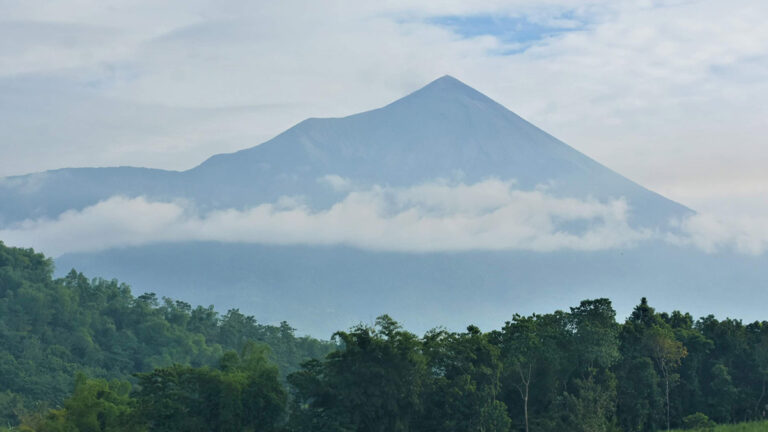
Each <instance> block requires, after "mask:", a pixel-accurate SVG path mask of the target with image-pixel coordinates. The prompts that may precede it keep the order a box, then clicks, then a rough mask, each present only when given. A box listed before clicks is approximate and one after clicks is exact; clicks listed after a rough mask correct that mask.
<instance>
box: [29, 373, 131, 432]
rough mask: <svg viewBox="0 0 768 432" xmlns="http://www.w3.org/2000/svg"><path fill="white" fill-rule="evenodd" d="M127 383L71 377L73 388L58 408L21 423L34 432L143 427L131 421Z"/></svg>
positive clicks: (113, 430)
mask: <svg viewBox="0 0 768 432" xmlns="http://www.w3.org/2000/svg"><path fill="white" fill-rule="evenodd" d="M130 390H131V385H130V383H128V382H125V381H117V380H113V381H106V380H103V379H88V378H86V376H85V375H83V374H78V375H77V377H76V378H75V390H74V392H73V394H72V396H70V397H69V398H68V399H67V400H65V401H64V406H63V407H62V408H61V409H57V410H53V411H51V412H50V413H49V414H48V415H47V416H46V417H44V418H43V419H42V420H41V421H40V422H39V424H29V423H27V424H24V425H22V429H24V428H29V429H30V430H34V431H36V432H69V431H72V432H75V431H77V432H131V431H136V432H138V431H142V430H143V428H142V427H141V426H140V425H138V424H136V423H135V422H133V419H132V415H133V409H134V401H133V400H132V399H131V398H130V395H129V394H130Z"/></svg>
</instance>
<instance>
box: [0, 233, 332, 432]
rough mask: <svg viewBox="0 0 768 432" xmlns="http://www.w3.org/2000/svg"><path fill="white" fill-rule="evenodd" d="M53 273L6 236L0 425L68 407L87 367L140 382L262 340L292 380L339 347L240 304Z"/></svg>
mask: <svg viewBox="0 0 768 432" xmlns="http://www.w3.org/2000/svg"><path fill="white" fill-rule="evenodd" d="M52 275H53V263H52V262H51V260H50V259H48V258H46V257H45V256H43V255H42V254H39V253H35V252H34V251H32V250H31V249H20V248H11V247H7V246H5V245H3V243H2V242H0V427H2V426H7V425H17V424H19V423H20V421H21V419H22V417H24V416H26V415H28V414H30V413H35V412H41V411H45V410H46V409H47V408H55V407H59V406H62V404H63V402H64V400H65V399H66V398H67V397H68V396H69V395H70V393H71V392H72V383H73V379H74V377H75V375H76V374H77V373H78V372H82V373H84V374H85V375H87V376H89V377H92V378H103V379H107V380H111V379H118V380H122V381H128V382H129V383H131V384H134V385H135V384H136V383H137V378H136V377H135V376H134V374H136V373H140V372H150V371H152V370H154V369H156V368H162V367H166V366H171V365H173V364H184V365H188V366H191V367H196V368H199V367H203V366H215V365H217V364H218V362H219V360H220V358H221V357H222V356H223V355H224V353H225V352H227V351H229V350H235V351H238V352H240V351H241V350H242V349H243V347H245V346H246V344H248V343H250V342H254V341H255V342H259V343H261V344H264V345H266V346H268V347H269V348H270V354H269V359H270V361H272V362H273V363H275V364H276V365H277V367H278V368H279V371H280V375H281V377H282V378H281V379H283V380H284V376H285V375H286V374H288V373H290V372H292V371H295V370H298V369H299V367H300V365H301V363H302V362H303V361H305V360H307V359H310V358H320V357H323V356H324V355H325V354H327V353H328V352H330V351H332V350H335V349H336V346H335V344H333V343H331V342H328V341H319V340H316V339H313V338H310V337H298V336H296V335H295V334H294V329H293V328H291V327H290V326H289V325H288V324H287V323H282V324H280V325H279V326H271V325H263V324H260V323H258V322H257V321H256V320H255V319H254V317H252V316H247V315H245V314H243V313H241V312H240V311H238V310H230V311H228V312H227V313H225V314H219V313H218V312H217V311H215V310H214V309H213V307H200V306H198V307H192V306H191V305H189V304H188V303H185V302H183V301H178V300H171V299H167V298H163V299H159V298H157V296H155V295H154V294H151V293H149V294H142V295H139V296H134V295H133V294H132V293H131V290H130V288H129V287H128V286H127V285H125V284H121V283H119V282H117V281H115V280H104V279H93V280H91V279H88V278H86V277H85V276H83V275H82V274H81V273H78V272H76V271H74V270H73V271H72V272H70V273H69V274H68V275H67V276H66V277H63V278H59V279H54V278H53V276H52Z"/></svg>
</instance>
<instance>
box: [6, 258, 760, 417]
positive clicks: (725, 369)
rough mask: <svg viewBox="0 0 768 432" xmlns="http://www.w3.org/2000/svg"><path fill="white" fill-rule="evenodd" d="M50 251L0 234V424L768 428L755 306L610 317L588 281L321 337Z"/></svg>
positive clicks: (645, 309) (641, 310)
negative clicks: (574, 293)
mask: <svg viewBox="0 0 768 432" xmlns="http://www.w3.org/2000/svg"><path fill="white" fill-rule="evenodd" d="M51 269H52V264H51V262H50V260H48V259H46V258H45V257H44V256H42V255H40V254H36V253H34V252H33V251H31V250H25V249H14V248H6V247H5V246H3V245H2V244H1V243H0V416H1V418H2V422H3V424H4V425H8V427H5V429H6V430H10V429H9V428H12V427H14V425H19V424H21V426H20V428H19V427H17V428H16V429H14V430H32V431H41V432H47V431H57V432H58V431H67V432H68V431H109V430H115V431H117V430H120V431H128V432H133V431H137V432H138V431H143V430H145V429H146V430H153V431H171V430H188V431H198V430H199V431H228V430H242V431H278V430H287V431H292V432H302V431H313V432H358V431H365V432H379V431H381V432H384V431H387V432H390V431H391V432H411V431H425V432H430V431H441V432H442V431H447V432H452V431H456V432H458V431H470V432H472V431H476V432H481V431H482V432H502V431H503V432H508V431H529V430H533V431H537V432H538V431H542V432H548V431H552V432H554V431H562V430H569V431H583V432H615V431H625V432H650V431H657V430H662V429H668V428H670V427H689V428H698V429H699V430H701V428H702V427H703V428H705V429H706V428H710V427H711V426H712V424H713V423H712V422H715V423H718V424H720V425H719V426H716V427H715V429H714V430H722V431H728V432H731V431H737V430H744V431H751V430H766V423H760V422H759V421H762V420H764V419H765V418H766V414H768V388H767V387H768V322H766V321H763V322H754V323H749V324H744V323H742V322H741V321H739V320H734V319H725V320H718V319H716V318H715V317H713V316H706V317H703V318H700V319H698V320H694V319H693V317H691V316H690V315H689V314H686V313H682V312H679V311H674V312H672V313H671V314H668V313H659V312H656V311H655V310H654V309H653V308H652V307H651V306H650V305H649V304H648V302H647V300H646V299H642V300H641V301H640V304H639V305H637V306H636V307H635V309H634V310H633V312H632V314H631V315H630V316H629V317H628V318H627V319H626V321H625V322H624V323H621V324H620V323H618V322H616V314H615V311H614V310H613V308H612V306H611V302H610V301H609V300H607V299H595V300H585V301H583V302H581V303H580V304H579V305H578V306H576V307H573V308H570V309H569V310H568V311H555V312H553V313H548V314H533V315H530V316H524V315H517V314H513V315H511V319H510V320H509V321H508V322H506V323H505V325H504V326H503V327H502V328H501V329H498V330H493V331H490V332H487V333H483V332H482V331H481V330H480V329H479V328H477V327H474V326H469V327H468V328H467V329H466V331H464V332H451V331H447V330H445V329H435V330H432V331H430V332H428V333H427V334H426V335H424V336H423V337H418V336H416V335H414V334H412V333H410V332H407V331H405V330H403V329H402V328H401V326H400V325H399V324H398V323H397V322H395V321H394V320H393V319H392V318H390V317H388V316H382V317H380V318H379V319H377V321H376V324H375V325H374V326H373V327H368V326H363V325H360V326H356V327H353V328H352V329H350V330H349V331H340V332H338V333H336V334H335V335H334V340H333V341H329V342H320V341H316V340H313V339H310V338H299V337H296V336H295V335H294V330H293V329H292V328H290V326H288V325H287V324H286V323H282V324H281V325H280V326H265V325H261V324H259V323H257V322H256V320H255V319H254V318H253V317H250V316H246V315H244V314H242V313H240V312H239V311H238V310H231V311H229V312H227V313H226V314H224V315H219V314H218V313H217V312H216V311H215V310H214V309H213V308H212V307H208V308H204V307H196V308H193V307H192V306H191V305H189V304H187V303H184V302H181V301H174V300H170V299H158V298H157V297H156V296H155V295H154V294H143V295H141V296H138V297H134V296H133V295H132V294H131V292H130V289H129V288H128V287H127V286H126V285H123V284H119V283H117V282H116V281H105V280H101V279H94V280H88V279H86V278H85V277H84V276H83V275H82V274H79V273H77V272H74V271H73V272H71V273H70V274H69V275H68V276H67V277H65V278H62V279H57V280H54V279H53V278H52V277H51ZM254 342H258V343H254ZM267 346H268V347H269V348H270V349H267ZM275 363H276V364H277V367H275V366H274V364H275ZM78 372H84V373H85V374H86V375H87V376H89V377H91V378H85V375H79V374H78ZM137 373H138V374H137ZM281 374H282V375H281ZM281 376H283V377H287V378H286V379H285V380H281ZM73 380H74V382H75V386H74V392H72V394H71V395H70V394H69V389H70V388H72V382H73ZM286 384H287V386H286ZM131 388H132V389H133V390H131ZM709 419H711V420H709ZM744 420H753V421H754V422H752V423H744V424H742V425H733V426H726V424H729V423H734V422H737V421H744ZM761 427H762V429H760V428H761ZM729 428H730V429H729ZM0 430H3V427H0Z"/></svg>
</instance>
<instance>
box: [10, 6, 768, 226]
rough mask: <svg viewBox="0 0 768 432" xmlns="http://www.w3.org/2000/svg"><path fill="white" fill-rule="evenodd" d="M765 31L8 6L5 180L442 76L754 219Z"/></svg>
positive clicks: (496, 15) (685, 9)
mask: <svg viewBox="0 0 768 432" xmlns="http://www.w3.org/2000/svg"><path fill="white" fill-rule="evenodd" d="M766 21H768V2H765V1H764V0H740V1H738V2H724V1H710V0H700V1H698V0H685V1H684V0H680V1H674V0H673V1H621V0H618V1H617V0H610V1H608V0H606V1H582V2H578V1H573V0H570V1H566V0H556V1H547V0H544V1H533V0H519V1H495V0H487V1H486V0H479V1H472V2H466V1H451V0H446V1H441V2H432V1H430V2H406V1H399V0H393V1H329V2H317V1H311V0H306V1H304V0H286V1H280V2H264V1H263V2H253V1H246V0H218V1H208V0H168V1H157V0H152V1H149V0H130V1H128V0H61V1H56V2H50V1H37V0H26V1H24V2H18V1H13V0H0V156H2V157H0V177H3V176H9V175H17V174H24V173H30V172H37V171H43V170H47V169H54V168H61V167H70V166H116V165H134V166H146V167H157V168H165V169H174V170H183V169H188V168H191V167H193V166H195V165H197V164H198V163H200V162H202V161H203V160H204V159H206V158H207V157H208V156H210V155H212V154H216V153H222V152H231V151H235V150H238V149H242V148H247V147H252V146H254V145H258V144H259V143H261V142H263V141H265V140H267V139H269V138H271V137H272V136H274V135H276V134H277V133H279V132H281V131H283V130H285V129H286V128H288V127H290V126H292V125H293V124H295V123H298V122H299V121H301V120H303V119H305V118H307V117H335V116H345V115H349V114H353V113H356V112H360V111H363V110H368V109H372V108H376V107H379V106H382V105H385V104H387V103H389V102H391V101H393V100H395V99H397V98H399V97H402V96H404V95H405V94H407V93H409V92H411V91H413V90H416V89H418V88H419V87H421V86H423V85H425V84H426V83H428V82H429V81H432V80H433V79H435V78H437V77H440V76H442V75H445V74H450V75H452V76H455V77H457V78H458V79H460V80H462V81H463V82H465V83H466V84H468V85H470V86H472V87H474V88H476V89H477V90H479V91H481V92H483V93H485V94H486V95H488V96H489V97H491V98H493V99H495V100H497V101H498V102H500V103H502V104H503V105H505V106H506V107H508V108H509V109H511V110H512V111H514V112H516V113H517V114H519V115H521V116H522V117H524V118H526V119H527V120H529V121H531V122H532V123H534V124H536V125H537V126H539V127H541V128H542V129H544V130H546V131H548V132H549V133H551V134H553V135H554V136H556V137H558V138H560V139H561V140H563V141H565V142H566V143H568V144H569V145H571V146H573V147H575V148H576V149H578V150H579V151H582V152H584V153H586V154H587V155H589V156H591V157H593V158H595V159H596V160H598V161H599V162H601V163H603V164H604V165H606V166H608V167H610V168H612V169H614V170H615V171H617V172H619V173H621V174H623V175H625V176H627V177H629V178H630V179H632V180H635V181H637V182H638V183H640V184H642V185H644V186H646V187H648V188H650V189H652V190H655V191H657V192H659V193H661V194H663V195H665V196H667V197H669V198H671V199H674V200H676V201H678V202H681V203H683V204H685V205H687V206H689V207H691V208H693V209H695V210H699V211H701V212H704V213H707V214H712V215H716V216H718V217H728V218H731V219H735V220H744V221H754V220H756V219H759V218H763V219H764V215H765V214H768V213H767V211H768V169H766V168H765V167H766V166H768V145H767V144H768V140H767V139H766V137H768V121H766V119H768V104H767V103H765V100H767V99H768V26H766V25H765V22H766ZM108 204H109V203H107V204H106V205H108ZM137 205H141V203H137ZM182 207H183V206H182ZM174 211H176V212H179V211H181V210H179V209H169V212H170V214H171V216H169V217H171V218H172V216H173V212H174ZM701 224H703V225H706V221H704V222H701ZM761 226H768V224H763V225H761Z"/></svg>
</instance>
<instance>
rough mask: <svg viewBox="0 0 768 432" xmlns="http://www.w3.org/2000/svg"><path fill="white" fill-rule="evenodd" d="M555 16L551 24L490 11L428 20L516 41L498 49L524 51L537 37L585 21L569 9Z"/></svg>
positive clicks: (466, 32)
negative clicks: (498, 14) (495, 14)
mask: <svg viewBox="0 0 768 432" xmlns="http://www.w3.org/2000/svg"><path fill="white" fill-rule="evenodd" d="M555 18H556V19H554V20H552V24H548V23H542V22H537V21H533V20H531V19H529V18H528V17H526V16H493V15H471V16H442V17H437V18H432V19H430V22H431V23H432V24H435V25H438V26H442V27H447V28H449V29H451V30H452V31H454V32H455V33H456V34H458V35H460V36H462V37H466V38H471V37H477V36H484V35H488V36H494V37H496V38H498V39H499V40H500V41H502V42H504V43H507V44H519V45H520V47H519V48H515V49H510V50H508V51H503V52H501V53H500V54H516V53H519V52H522V51H525V49H527V48H528V47H530V46H531V45H533V44H534V43H535V42H536V41H539V40H542V39H545V38H548V37H551V36H554V35H557V34H559V33H563V32H568V31H574V30H579V29H582V28H583V27H584V23H581V22H580V21H578V20H576V19H575V17H574V16H573V14H572V13H565V14H561V15H559V16H557V17H555ZM558 23H561V24H558Z"/></svg>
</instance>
